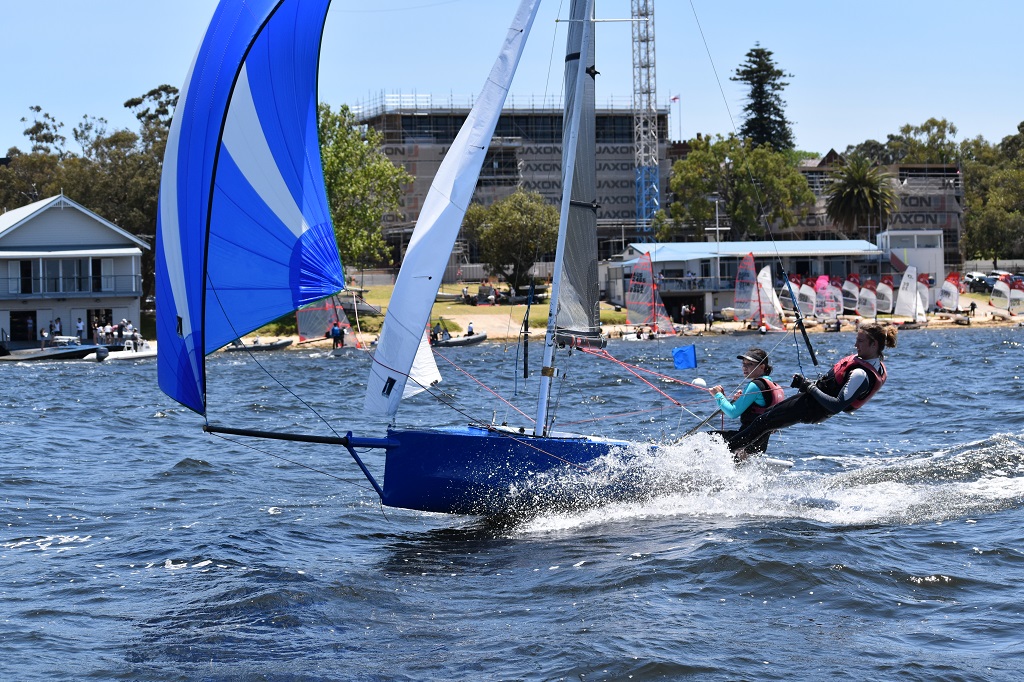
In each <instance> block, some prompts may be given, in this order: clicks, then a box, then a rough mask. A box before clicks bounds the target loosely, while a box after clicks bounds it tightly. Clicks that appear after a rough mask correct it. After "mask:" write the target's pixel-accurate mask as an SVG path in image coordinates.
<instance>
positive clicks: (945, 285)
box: [935, 272, 960, 311]
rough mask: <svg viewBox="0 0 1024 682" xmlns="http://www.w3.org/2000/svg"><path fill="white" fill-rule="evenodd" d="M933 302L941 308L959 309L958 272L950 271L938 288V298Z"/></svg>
mask: <svg viewBox="0 0 1024 682" xmlns="http://www.w3.org/2000/svg"><path fill="white" fill-rule="evenodd" d="M935 304H936V305H937V306H939V307H940V308H942V309H943V310H951V311H955V310H959V309H960V273H959V272H951V273H949V274H948V275H947V276H946V279H945V281H943V282H942V286H941V287H940V288H939V298H938V300H937V301H935Z"/></svg>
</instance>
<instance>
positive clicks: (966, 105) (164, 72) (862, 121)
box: [0, 0, 1024, 153]
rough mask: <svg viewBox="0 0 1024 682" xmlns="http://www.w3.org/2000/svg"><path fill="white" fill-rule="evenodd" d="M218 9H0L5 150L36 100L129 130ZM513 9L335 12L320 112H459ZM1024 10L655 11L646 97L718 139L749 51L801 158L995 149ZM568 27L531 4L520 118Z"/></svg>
mask: <svg viewBox="0 0 1024 682" xmlns="http://www.w3.org/2000/svg"><path fill="white" fill-rule="evenodd" d="M215 4H216V2H215V0H172V1H171V2H154V1H152V0H90V1H89V2H83V1H81V0H0V26H2V27H3V29H4V30H3V35H4V49H3V54H4V61H5V64H4V67H3V68H2V69H0V152H2V151H6V150H7V148H8V147H11V146H18V147H21V148H22V149H27V148H28V146H29V145H28V144H27V140H26V138H24V136H23V135H22V132H21V131H22V130H23V129H24V124H22V123H21V121H20V119H21V118H22V117H23V116H28V115H29V113H30V112H29V110H28V107H29V106H31V105H35V104H38V105H40V106H41V107H42V108H43V110H44V111H47V112H49V113H51V114H52V115H53V116H55V117H56V118H57V119H58V120H61V121H63V122H64V123H65V126H66V127H65V131H66V133H67V136H68V138H69V139H70V137H71V135H70V129H71V128H72V127H73V126H74V125H75V123H77V122H78V121H79V120H81V118H82V116H83V115H86V114H88V115H91V116H96V117H103V118H106V119H107V120H108V121H109V122H110V124H111V126H112V127H131V128H133V129H134V128H135V120H134V118H133V117H132V116H131V114H130V112H128V111H127V110H125V109H124V108H123V107H122V103H123V102H124V101H125V100H127V99H129V98H131V97H134V96H137V95H141V94H143V93H145V92H146V91H148V90H149V89H151V88H153V87H155V86H157V85H160V84H162V83H170V84H172V85H175V86H177V87H180V86H181V82H182V79H183V78H184V76H185V72H186V70H187V68H188V66H189V63H190V62H191V59H192V56H193V54H194V52H195V49H196V46H197V45H198V44H199V40H200V38H201V37H202V34H203V32H204V31H205V28H206V24H207V22H208V20H209V18H210V16H211V15H212V13H213V8H214V6H215ZM517 4H518V3H517V0H371V1H367V0H361V1H360V2H354V1H352V0H334V2H333V4H332V6H331V10H330V13H329V15H328V20H327V28H326V32H325V36H324V48H323V53H322V57H321V73H320V97H321V100H323V101H326V102H329V103H330V104H332V105H334V106H337V105H339V104H342V103H349V104H354V103H356V102H358V101H363V102H365V101H366V100H368V99H369V98H370V97H372V96H375V95H379V94H380V93H382V92H387V93H393V92H403V93H406V94H411V93H419V94H430V95H432V96H434V97H442V98H444V97H448V96H451V97H453V98H455V99H456V100H457V101H462V100H468V98H469V97H470V96H471V95H472V94H473V93H474V92H476V91H478V90H479V89H480V87H481V85H482V83H483V79H484V77H485V76H486V74H487V72H488V70H489V68H490V64H491V62H492V61H493V59H494V57H495V55H496V53H497V49H498V46H499V44H500V42H501V40H502V38H503V37H504V34H505V31H506V28H507V26H508V23H509V20H510V19H511V17H512V14H513V12H514V10H515V7H516V5H517ZM629 8H630V3H629V0H598V1H597V12H598V17H599V18H602V19H615V18H620V19H621V18H628V16H629ZM1022 8H1024V4H1022V3H1018V2H1009V1H1008V0H1007V1H993V0H989V1H986V0H982V1H981V2H977V3H970V4H964V3H962V2H952V1H947V0H929V1H927V2H926V1H924V0H902V1H900V2H882V1H879V0H858V1H855V2H837V1H834V0H772V1H768V0H760V1H754V0H693V1H692V5H691V2H690V1H689V0H656V2H655V34H656V54H657V86H658V101H659V103H662V104H664V105H668V104H669V99H670V97H672V96H675V95H678V96H679V98H680V101H679V104H673V105H672V106H671V119H670V127H671V136H672V137H673V139H676V138H678V137H680V135H681V136H682V137H683V138H690V137H692V136H693V135H694V134H695V133H696V132H703V133H709V134H715V133H727V132H729V131H731V130H732V128H733V126H734V125H736V126H739V125H740V122H741V116H742V107H743V98H744V95H745V91H744V88H743V87H742V86H741V85H740V84H738V83H733V82H731V81H730V80H729V76H730V75H732V73H733V72H734V71H735V69H736V67H737V66H738V65H739V64H740V63H741V62H742V61H743V60H744V55H745V54H746V52H747V51H748V50H749V49H750V48H751V47H753V46H754V44H755V42H760V43H761V46H762V47H765V48H767V49H769V50H771V51H773V52H774V53H775V59H776V62H777V63H778V65H779V66H780V67H781V68H783V69H785V70H786V71H787V72H789V73H791V74H793V77H792V78H791V79H790V85H789V87H788V88H787V89H786V91H785V93H784V98H785V100H786V102H787V108H786V112H787V115H788V117H789V119H790V120H791V121H792V122H793V123H794V132H795V136H796V142H797V146H798V147H799V148H801V149H805V150H811V151H817V152H821V153H824V152H826V151H828V149H829V148H831V147H834V148H836V149H837V150H839V151H842V150H843V149H845V148H846V146H847V145H848V144H855V143H858V142H862V141H864V140H865V139H869V138H874V139H878V140H884V139H885V136H886V135H887V134H889V133H895V132H897V130H898V128H899V127H900V126H901V125H903V124H906V123H911V124H915V125H916V124H920V123H922V122H924V121H925V120H926V119H927V118H929V117H937V118H942V117H944V118H946V119H948V120H950V121H951V122H953V123H954V124H955V125H956V126H957V128H958V129H959V133H958V135H957V139H965V138H969V137H975V136H978V135H980V136H983V137H985V138H986V139H988V140H989V141H991V142H997V141H999V140H1000V139H1002V138H1003V137H1004V136H1005V135H1009V134H1012V133H1014V132H1016V127H1017V124H1018V123H1020V122H1021V121H1024V88H1022V87H1021V86H1022V77H1021V73H1020V70H1021V68H1022V64H1024V59H1022V57H1024V41H1021V40H1020V39H1019V31H1020V27H1021V26H1024V9H1022ZM567 13H568V0H545V3H544V4H543V5H542V7H541V11H540V15H539V16H538V19H537V23H536V24H535V26H534V30H533V34H532V35H531V39H530V42H529V44H528V47H527V51H526V54H525V55H524V59H523V62H522V64H521V66H520V69H519V73H518V75H517V76H516V81H515V84H514V86H513V91H512V96H513V98H514V99H515V101H516V102H517V104H519V105H524V104H526V103H528V102H529V101H530V99H531V98H535V99H536V100H538V101H539V100H540V99H541V98H543V97H544V96H545V95H547V96H549V97H551V96H555V97H557V96H558V93H559V91H560V88H561V65H562V57H561V55H560V53H561V52H562V51H563V50H564V42H565V24H564V23H562V24H556V22H555V19H556V17H559V16H561V17H565V16H566V15H567ZM695 13H696V18H695V16H694V15H695ZM698 19H699V21H700V28H701V29H702V30H703V38H702V36H701V32H700V30H699V29H698V24H697V20H698ZM597 30H598V33H597V37H598V41H599V42H598V70H599V71H600V72H601V73H602V77H601V78H600V79H599V81H598V101H599V105H600V104H601V103H604V102H608V101H609V100H610V99H614V100H615V101H616V102H618V103H620V104H628V102H629V101H630V97H631V94H632V82H631V78H632V70H631V51H630V26H629V24H628V23H625V22H623V23H614V22H609V23H601V24H600V25H599V27H598V29H597ZM704 39H706V41H707V47H705V43H704ZM709 52H710V56H709V54H708V53H709ZM716 70H717V76H716ZM720 88H721V90H720ZM722 90H724V96H723V92H722ZM730 112H731V113H730Z"/></svg>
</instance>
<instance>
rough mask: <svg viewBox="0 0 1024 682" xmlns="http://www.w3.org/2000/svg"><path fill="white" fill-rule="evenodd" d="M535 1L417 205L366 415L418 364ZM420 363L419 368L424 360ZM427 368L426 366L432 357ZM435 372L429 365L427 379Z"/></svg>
mask: <svg viewBox="0 0 1024 682" xmlns="http://www.w3.org/2000/svg"><path fill="white" fill-rule="evenodd" d="M539 2H540V0H522V2H521V3H520V4H519V9H518V10H517V12H516V16H515V19H514V20H513V22H512V25H511V27H510V28H509V31H508V34H507V36H506V38H505V43H504V45H503V46H502V49H501V53H500V54H499V55H498V59H497V61H495V63H494V66H493V67H492V68H491V73H490V75H489V76H488V78H487V82H486V83H485V85H484V88H483V91H482V92H481V93H480V97H479V98H478V99H477V101H476V104H475V105H474V106H473V109H472V111H470V113H469V116H468V117H467V118H466V122H465V123H464V124H463V126H462V128H461V129H460V130H459V134H458V136H456V138H455V141H454V142H453V143H452V146H451V148H450V149H449V150H448V153H447V154H446V155H445V158H444V161H442V162H441V165H440V167H439V168H438V170H437V175H435V176H434V181H433V182H432V183H431V185H430V190H429V192H428V193H427V197H426V199H424V202H423V209H422V211H421V212H420V217H419V220H417V221H416V228H415V230H414V231H413V234H412V238H411V239H410V241H409V248H408V249H407V250H406V253H405V258H404V259H403V260H402V268H401V270H400V271H399V275H398V280H397V281H396V282H395V290H394V292H393V293H392V296H391V304H390V305H389V306H388V309H387V315H386V317H385V319H384V327H383V330H382V332H381V335H380V339H379V340H378V342H377V351H376V352H375V353H374V356H373V365H372V367H371V369H370V377H369V380H368V382H367V387H366V398H365V401H364V406H365V408H366V410H367V411H369V412H371V413H375V414H387V415H393V414H395V412H397V411H398V405H399V403H400V400H401V396H402V395H403V393H404V390H405V385H406V380H407V377H408V376H409V374H410V373H411V371H412V369H413V366H414V364H420V363H418V362H417V358H419V357H420V356H421V355H422V351H421V350H420V349H421V345H422V344H423V339H424V329H426V326H427V322H428V321H429V318H430V309H431V307H432V306H433V303H434V298H435V296H436V295H437V290H438V288H439V287H440V285H441V277H442V276H443V274H444V268H445V266H446V265H447V263H448V256H449V254H450V253H451V250H452V247H453V246H454V244H455V240H456V238H457V237H458V235H459V228H460V227H461V226H462V219H463V217H464V216H465V213H466V209H467V208H468V207H469V203H470V201H471V200H472V199H473V192H474V191H475V190H476V183H477V179H478V178H479V176H480V168H481V166H482V165H483V162H484V157H485V155H486V154H487V148H488V147H489V146H490V142H491V137H492V136H493V135H494V128H495V126H496V125H497V123H498V117H499V116H500V115H501V109H502V107H503V106H504V103H505V97H506V95H507V94H508V90H509V87H510V86H511V83H512V77H513V76H514V75H515V71H516V67H517V66H518V65H519V59H520V57H521V56H522V54H523V48H524V46H525V44H526V38H527V36H528V35H529V33H530V28H531V27H532V26H533V20H534V18H535V17H536V15H537V7H538V6H539ZM422 359H423V362H424V363H425V362H426V359H425V358H422ZM429 363H430V364H431V365H434V361H433V358H432V357H431V358H430V360H429ZM436 372H437V367H436V365H434V366H433V371H432V372H428V374H430V375H433V374H434V373H436ZM396 388H397V389H399V390H395V389H396Z"/></svg>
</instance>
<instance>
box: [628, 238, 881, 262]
mask: <svg viewBox="0 0 1024 682" xmlns="http://www.w3.org/2000/svg"><path fill="white" fill-rule="evenodd" d="M629 248H630V249H632V251H633V253H631V254H630V255H634V254H643V253H650V254H651V262H653V263H669V262H678V261H688V260H700V259H702V258H742V257H743V256H746V255H747V254H748V253H752V254H754V257H755V258H774V257H776V256H778V257H793V256H881V255H882V253H883V252H882V249H880V248H879V247H878V246H875V245H874V244H872V243H871V242H869V241H865V240H863V239H822V240H809V239H807V240H804V239H801V240H793V241H775V242H771V241H761V242H670V243H666V244H658V243H645V244H630V245H629Z"/></svg>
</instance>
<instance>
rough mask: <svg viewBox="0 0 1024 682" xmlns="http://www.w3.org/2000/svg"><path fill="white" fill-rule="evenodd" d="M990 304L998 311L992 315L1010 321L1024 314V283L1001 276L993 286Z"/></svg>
mask: <svg viewBox="0 0 1024 682" xmlns="http://www.w3.org/2000/svg"><path fill="white" fill-rule="evenodd" d="M988 302H989V305H991V306H992V307H993V308H996V309H997V311H996V312H994V313H992V314H993V316H996V317H1002V318H1004V319H1009V318H1010V317H1011V316H1013V315H1020V314H1021V313H1024V282H1022V281H1021V280H1013V279H1011V278H1010V277H1009V276H1008V275H1001V276H1000V277H999V279H997V280H996V282H995V284H993V285H992V292H991V293H990V294H989V301H988Z"/></svg>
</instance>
